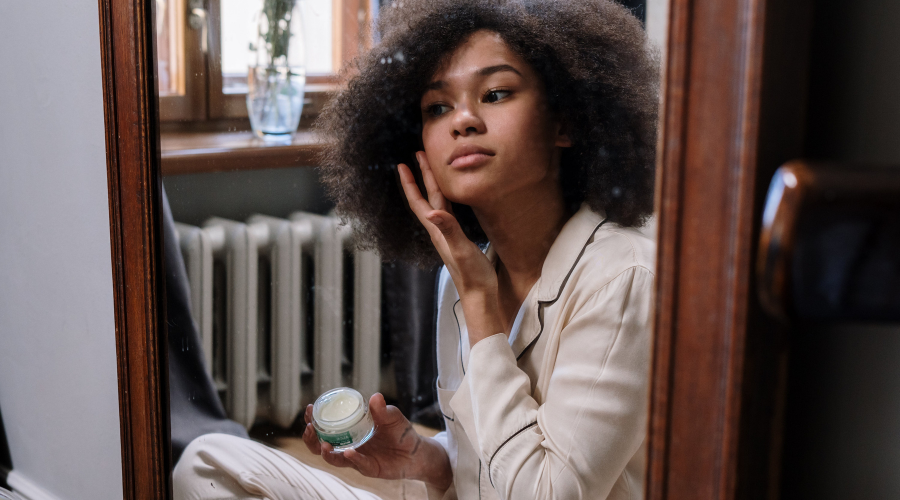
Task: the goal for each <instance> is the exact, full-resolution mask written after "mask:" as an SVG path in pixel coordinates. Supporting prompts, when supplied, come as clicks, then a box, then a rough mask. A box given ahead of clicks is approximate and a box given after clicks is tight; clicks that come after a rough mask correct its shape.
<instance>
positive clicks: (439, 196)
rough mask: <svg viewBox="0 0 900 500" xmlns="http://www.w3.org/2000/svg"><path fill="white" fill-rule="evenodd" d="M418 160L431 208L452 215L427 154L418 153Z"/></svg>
mask: <svg viewBox="0 0 900 500" xmlns="http://www.w3.org/2000/svg"><path fill="white" fill-rule="evenodd" d="M416 159H417V160H419V169H420V170H422V180H423V181H424V182H425V190H426V191H427V192H428V203H429V204H430V205H431V208H434V209H435V210H444V211H447V212H448V213H452V211H453V209H452V208H451V206H450V204H449V203H447V200H446V199H445V198H444V193H443V192H441V188H440V187H439V186H438V184H437V181H436V180H435V178H434V172H432V170H431V165H429V164H428V157H427V156H425V152H424V151H419V152H417V153H416Z"/></svg>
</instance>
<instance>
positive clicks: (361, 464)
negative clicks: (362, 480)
mask: <svg viewBox="0 0 900 500" xmlns="http://www.w3.org/2000/svg"><path fill="white" fill-rule="evenodd" d="M344 458H346V459H347V460H348V461H349V462H350V463H351V464H353V467H354V468H356V470H358V471H359V472H360V474H362V475H364V476H369V477H378V476H379V474H380V472H381V471H380V467H379V465H378V462H377V461H376V460H375V459H373V458H372V457H369V456H367V455H363V454H362V453H360V452H358V451H356V450H347V451H345V452H344Z"/></svg>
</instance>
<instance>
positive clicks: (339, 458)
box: [303, 393, 453, 489]
mask: <svg viewBox="0 0 900 500" xmlns="http://www.w3.org/2000/svg"><path fill="white" fill-rule="evenodd" d="M369 413H370V414H371V415H372V420H373V421H374V423H375V434H373V435H372V437H371V438H370V439H369V440H368V441H367V442H366V443H365V444H363V445H362V446H360V447H359V448H357V449H355V450H346V451H344V452H335V451H334V448H333V447H332V446H331V445H330V444H329V443H325V442H321V441H319V437H318V436H317V435H316V430H315V429H314V428H313V426H312V405H308V406H307V407H306V413H305V414H304V418H305V419H306V430H305V431H304V432H303V442H304V443H306V447H307V448H309V451H311V452H313V453H315V454H316V455H322V458H323V459H324V460H325V461H326V462H327V463H329V464H331V465H334V466H336V467H353V468H354V469H356V470H358V471H359V472H360V473H361V474H362V475H364V476H368V477H377V478H381V479H418V480H420V481H425V482H428V483H431V484H433V485H435V486H437V487H438V488H441V489H447V488H448V487H450V483H451V482H452V480H453V472H452V470H451V468H450V459H449V457H447V452H446V451H445V450H444V447H443V446H441V445H440V444H439V443H438V442H437V441H435V440H434V439H431V438H427V437H423V436H420V435H419V433H417V432H416V431H415V429H413V426H412V424H411V423H410V422H409V420H407V418H406V417H404V416H403V413H401V412H400V410H399V409H398V408H397V407H396V406H387V404H386V403H385V402H384V396H382V395H381V394H380V393H375V394H374V395H372V397H371V398H369Z"/></svg>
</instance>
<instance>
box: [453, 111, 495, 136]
mask: <svg viewBox="0 0 900 500" xmlns="http://www.w3.org/2000/svg"><path fill="white" fill-rule="evenodd" d="M486 128H487V127H485V124H484V120H482V119H481V117H480V116H478V114H477V113H475V112H474V111H473V109H472V108H471V107H470V106H460V107H458V108H457V109H456V111H455V115H454V117H453V120H452V122H451V129H450V134H451V135H453V137H454V138H456V137H465V136H467V135H469V134H483V133H484V132H485V130H486Z"/></svg>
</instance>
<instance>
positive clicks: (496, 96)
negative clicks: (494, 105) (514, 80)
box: [484, 90, 512, 103]
mask: <svg viewBox="0 0 900 500" xmlns="http://www.w3.org/2000/svg"><path fill="white" fill-rule="evenodd" d="M510 94H512V92H510V91H508V90H491V91H489V92H488V93H487V94H484V102H488V103H491V102H497V101H499V100H501V99H505V98H506V97H509V95H510Z"/></svg>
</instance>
